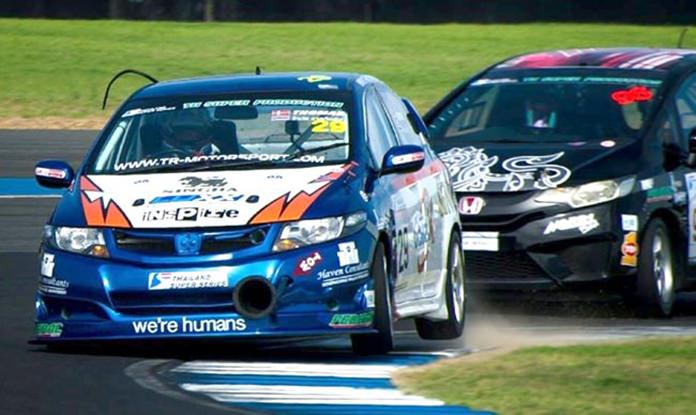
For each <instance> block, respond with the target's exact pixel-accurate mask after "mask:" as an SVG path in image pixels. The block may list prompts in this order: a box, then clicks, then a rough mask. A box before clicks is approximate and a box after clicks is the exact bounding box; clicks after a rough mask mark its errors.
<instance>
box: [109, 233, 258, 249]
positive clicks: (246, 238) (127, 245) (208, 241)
mask: <svg viewBox="0 0 696 415" xmlns="http://www.w3.org/2000/svg"><path fill="white" fill-rule="evenodd" d="M267 234H268V227H267V226H262V227H255V228H249V229H244V230H233V231H219V232H216V231H209V232H204V233H202V237H203V241H202V243H201V250H200V253H201V254H220V253H226V252H233V251H238V250H241V249H246V248H250V247H253V246H257V245H260V244H262V243H263V242H264V240H265V238H266V235H267ZM175 236H176V233H175V232H157V231H123V230H118V231H114V239H115V241H116V245H117V246H118V247H119V248H120V249H123V250H124V251H129V252H137V253H140V254H148V255H176V247H175V244H174V238H175Z"/></svg>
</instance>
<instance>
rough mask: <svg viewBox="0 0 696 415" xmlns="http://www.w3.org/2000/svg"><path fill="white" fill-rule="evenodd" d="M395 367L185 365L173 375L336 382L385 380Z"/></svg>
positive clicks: (195, 363)
mask: <svg viewBox="0 0 696 415" xmlns="http://www.w3.org/2000/svg"><path fill="white" fill-rule="evenodd" d="M401 367H402V366H396V365H349V364H313V363H255V362H202V361H197V362H188V363H184V364H182V365H181V366H178V367H176V368H175V369H173V371H174V372H186V373H198V374H215V375H287V376H325V377H338V378H365V379H385V378H389V377H390V375H391V373H392V372H394V371H395V370H397V369H399V368H401Z"/></svg>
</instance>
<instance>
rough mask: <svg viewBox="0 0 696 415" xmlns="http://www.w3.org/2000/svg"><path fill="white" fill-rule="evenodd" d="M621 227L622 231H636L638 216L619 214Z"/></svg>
mask: <svg viewBox="0 0 696 415" xmlns="http://www.w3.org/2000/svg"><path fill="white" fill-rule="evenodd" d="M621 229H623V230H624V231H638V216H637V215H621Z"/></svg>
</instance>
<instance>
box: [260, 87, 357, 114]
mask: <svg viewBox="0 0 696 415" xmlns="http://www.w3.org/2000/svg"><path fill="white" fill-rule="evenodd" d="M316 82H319V81H316ZM253 105H268V106H273V105H278V106H284V107H293V106H294V107H325V108H343V105H344V103H343V102H340V101H321V100H314V99H257V100H255V101H254V104H253Z"/></svg>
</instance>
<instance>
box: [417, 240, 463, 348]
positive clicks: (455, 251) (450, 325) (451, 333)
mask: <svg viewBox="0 0 696 415" xmlns="http://www.w3.org/2000/svg"><path fill="white" fill-rule="evenodd" d="M444 295H445V302H446V305H447V320H442V321H432V320H428V319H425V318H416V330H417V331H418V335H419V336H420V337H421V338H422V339H426V340H447V339H456V338H457V337H459V336H461V335H462V331H463V330H464V312H465V310H466V280H465V275H464V255H463V253H462V243H461V239H460V237H459V234H457V233H456V232H455V233H453V234H452V237H451V238H450V246H449V253H448V255H447V281H446V282H445V294H444Z"/></svg>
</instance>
